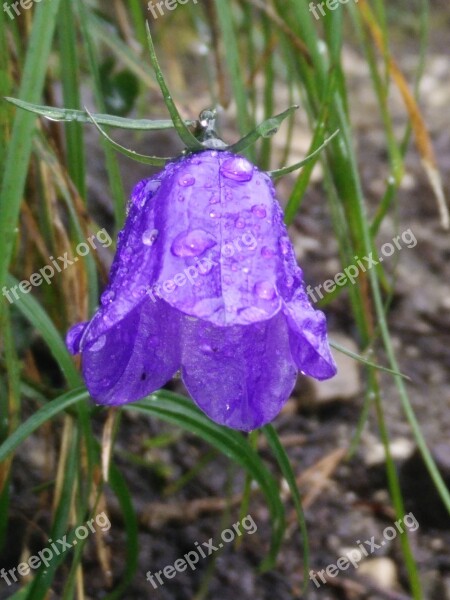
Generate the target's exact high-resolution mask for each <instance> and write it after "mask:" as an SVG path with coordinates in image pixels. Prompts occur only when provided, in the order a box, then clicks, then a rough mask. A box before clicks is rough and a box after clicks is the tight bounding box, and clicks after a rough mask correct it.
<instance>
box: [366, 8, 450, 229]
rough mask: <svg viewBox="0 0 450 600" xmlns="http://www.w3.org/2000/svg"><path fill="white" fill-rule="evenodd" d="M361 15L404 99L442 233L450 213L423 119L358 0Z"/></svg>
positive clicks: (449, 221)
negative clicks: (437, 212) (438, 215)
mask: <svg viewBox="0 0 450 600" xmlns="http://www.w3.org/2000/svg"><path fill="white" fill-rule="evenodd" d="M358 6H359V9H360V11H361V15H362V17H363V20H364V22H365V24H366V25H367V28H368V30H369V32H370V34H371V36H372V38H373V40H374V42H375V44H376V46H377V48H378V50H379V51H380V52H381V53H382V55H383V56H384V57H386V62H387V66H388V69H389V73H390V75H391V77H392V80H393V81H394V83H395V84H396V86H397V87H398V89H399V92H400V94H401V96H402V98H403V101H404V103H405V106H406V109H407V111H408V114H409V118H410V119H411V125H412V128H413V131H414V135H415V138H416V145H417V149H418V151H419V153H420V156H421V159H422V164H423V166H424V169H425V172H426V174H427V176H428V180H429V182H430V185H431V187H432V189H433V191H434V194H435V196H436V200H437V203H438V208H439V213H440V217H441V224H442V227H443V228H444V229H449V228H450V216H449V209H448V206H447V202H446V199H445V194H444V187H443V184H442V178H441V174H440V172H439V169H438V166H437V162H436V156H435V154H434V150H433V145H432V142H431V139H430V135H429V133H428V130H427V128H426V125H425V121H424V118H423V117H422V113H421V112H420V108H419V106H418V105H417V102H416V99H415V98H414V95H413V93H412V92H411V90H410V88H409V85H408V82H407V81H406V79H405V76H404V75H403V73H402V71H401V70H400V67H399V66H398V64H397V63H396V61H395V59H394V58H393V57H392V55H391V53H390V52H389V49H388V48H386V45H385V43H384V39H383V34H382V31H381V29H380V27H379V25H378V23H377V22H376V19H375V16H374V15H373V13H372V11H371V9H370V6H369V5H368V3H367V0H360V2H359V3H358Z"/></svg>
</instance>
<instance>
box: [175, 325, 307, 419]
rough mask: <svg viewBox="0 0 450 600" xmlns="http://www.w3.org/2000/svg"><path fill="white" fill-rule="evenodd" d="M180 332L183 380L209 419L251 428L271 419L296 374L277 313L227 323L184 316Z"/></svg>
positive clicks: (286, 395)
mask: <svg viewBox="0 0 450 600" xmlns="http://www.w3.org/2000/svg"><path fill="white" fill-rule="evenodd" d="M182 335H183V342H182V345H183V354H182V377H183V381H184V383H185V385H186V387H187V389H188V391H189V393H190V395H191V396H192V398H193V399H194V401H195V402H196V404H197V405H198V406H199V407H200V408H201V410H203V411H204V412H205V413H206V414H207V415H208V416H209V417H210V418H211V419H212V420H213V421H215V422H216V423H220V424H222V425H226V426H228V427H232V428H234V429H242V430H244V431H251V430H253V429H256V428H257V427H261V426H262V425H264V424H266V423H268V422H269V421H271V420H272V419H274V418H275V416H276V415H277V414H278V413H279V412H280V410H281V408H282V407H283V405H284V404H285V402H286V401H287V399H288V398H289V395H290V393H291V391H292V389H293V387H294V384H295V380H296V376H297V369H296V367H295V365H294V362H293V360H292V356H291V352H290V349H289V343H288V331H287V324H286V321H285V318H284V315H283V314H282V313H278V314H277V315H275V317H273V318H272V319H269V320H266V321H262V322H260V323H255V324H253V325H244V326H241V325H234V326H230V327H227V328H223V327H218V326H215V325H212V324H211V323H207V322H205V321H203V320H201V319H192V318H189V317H187V318H186V317H185V318H184V324H183V334H182Z"/></svg>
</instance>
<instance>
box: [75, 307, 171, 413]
mask: <svg viewBox="0 0 450 600" xmlns="http://www.w3.org/2000/svg"><path fill="white" fill-rule="evenodd" d="M179 337H180V332H179V317H178V314H177V313H176V311H174V310H173V309H172V308H171V307H170V306H168V305H167V304H166V303H165V302H162V301H161V302H158V303H157V304H153V303H152V302H151V301H150V300H149V299H145V300H144V301H142V302H141V303H140V304H139V305H137V306H136V307H135V308H134V309H133V310H131V311H130V312H129V313H128V314H127V315H126V316H125V317H124V318H123V319H122V320H121V321H120V322H118V323H116V324H114V325H112V326H110V327H109V329H107V330H105V331H104V332H102V333H101V335H99V337H97V338H96V339H95V340H93V341H91V342H90V343H89V344H85V346H84V348H83V358H82V368H83V376H84V379H85V381H86V386H87V388H88V390H89V393H90V394H91V396H92V398H93V399H94V400H95V401H96V402H97V403H99V404H109V405H117V404H124V403H126V402H133V401H135V400H139V399H140V398H143V397H144V396H146V395H148V394H150V393H152V392H154V391H155V390H157V389H159V388H160V387H161V386H163V385H164V384H165V383H167V381H168V380H169V379H171V378H172V377H173V375H174V374H175V373H176V371H177V370H178V369H179V367H180V343H179Z"/></svg>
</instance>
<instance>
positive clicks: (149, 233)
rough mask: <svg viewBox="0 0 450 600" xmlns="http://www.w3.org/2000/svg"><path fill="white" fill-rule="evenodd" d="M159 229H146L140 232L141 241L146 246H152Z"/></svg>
mask: <svg viewBox="0 0 450 600" xmlns="http://www.w3.org/2000/svg"><path fill="white" fill-rule="evenodd" d="M158 234H159V231H158V230H157V229H147V230H146V231H144V233H143V234H142V243H143V244H145V245H146V246H153V244H154V243H155V241H156V238H157V237H158Z"/></svg>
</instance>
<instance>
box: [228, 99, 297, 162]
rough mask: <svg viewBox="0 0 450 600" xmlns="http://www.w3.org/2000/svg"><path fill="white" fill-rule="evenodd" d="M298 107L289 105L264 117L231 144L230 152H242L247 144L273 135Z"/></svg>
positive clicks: (249, 144) (250, 144)
mask: <svg viewBox="0 0 450 600" xmlns="http://www.w3.org/2000/svg"><path fill="white" fill-rule="evenodd" d="M297 109H298V105H294V106H291V107H290V108H288V109H287V110H285V111H283V112H282V113H280V114H278V115H275V116H274V117H271V118H270V119H266V120H265V121H263V122H262V123H260V124H259V125H258V126H257V127H256V128H255V129H254V130H253V131H251V132H250V133H249V134H247V135H246V136H245V137H243V138H242V139H241V140H239V141H238V142H236V143H235V144H232V145H231V146H230V147H229V148H228V150H229V151H230V152H236V153H239V152H243V151H244V150H246V149H247V148H248V147H249V146H252V145H253V144H254V143H255V142H256V141H258V140H259V138H261V137H263V138H267V137H271V136H272V135H275V133H277V131H278V129H279V128H280V125H281V124H282V123H283V121H284V120H285V119H287V118H288V117H289V116H290V115H291V114H292V113H293V112H294V111H296V110H297Z"/></svg>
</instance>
